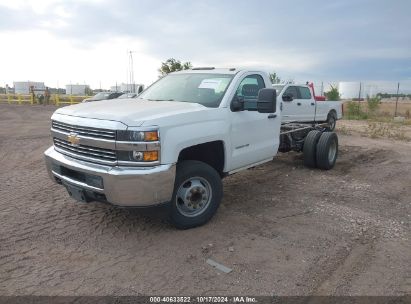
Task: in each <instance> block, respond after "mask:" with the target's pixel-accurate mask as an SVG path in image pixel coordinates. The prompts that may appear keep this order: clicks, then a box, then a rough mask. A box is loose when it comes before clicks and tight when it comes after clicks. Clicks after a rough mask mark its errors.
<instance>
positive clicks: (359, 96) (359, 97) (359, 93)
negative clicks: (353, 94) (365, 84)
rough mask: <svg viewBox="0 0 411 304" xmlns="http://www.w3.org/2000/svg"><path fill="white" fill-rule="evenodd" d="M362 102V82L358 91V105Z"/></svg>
mask: <svg viewBox="0 0 411 304" xmlns="http://www.w3.org/2000/svg"><path fill="white" fill-rule="evenodd" d="M360 101H361V82H360V90H359V91H358V103H360Z"/></svg>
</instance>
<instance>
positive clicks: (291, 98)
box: [283, 94, 293, 101]
mask: <svg viewBox="0 0 411 304" xmlns="http://www.w3.org/2000/svg"><path fill="white" fill-rule="evenodd" d="M283 101H293V95H290V94H283Z"/></svg>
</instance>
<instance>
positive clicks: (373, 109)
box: [367, 96, 381, 116]
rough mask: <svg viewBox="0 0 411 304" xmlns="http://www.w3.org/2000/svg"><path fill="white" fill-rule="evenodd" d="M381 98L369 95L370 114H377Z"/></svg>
mask: <svg viewBox="0 0 411 304" xmlns="http://www.w3.org/2000/svg"><path fill="white" fill-rule="evenodd" d="M380 103H381V99H380V97H378V96H376V97H369V96H367V106H368V114H369V115H370V116H375V115H376V113H377V110H378V108H379V106H380Z"/></svg>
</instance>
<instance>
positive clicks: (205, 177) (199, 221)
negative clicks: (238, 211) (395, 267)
mask: <svg viewBox="0 0 411 304" xmlns="http://www.w3.org/2000/svg"><path fill="white" fill-rule="evenodd" d="M222 196H223V185H222V181H221V178H220V175H219V174H218V173H217V171H216V170H215V169H214V168H212V167H211V166H209V165H207V164H205V163H203V162H200V161H195V160H186V161H182V162H181V163H179V164H177V173H176V179H175V183H174V191H173V197H172V201H171V210H170V221H171V223H172V224H173V225H174V226H175V227H177V228H179V229H188V228H193V227H197V226H201V225H203V224H205V223H207V222H208V221H209V220H210V219H211V218H212V217H213V215H214V214H215V212H216V211H217V209H218V206H219V205H220V201H221V198H222Z"/></svg>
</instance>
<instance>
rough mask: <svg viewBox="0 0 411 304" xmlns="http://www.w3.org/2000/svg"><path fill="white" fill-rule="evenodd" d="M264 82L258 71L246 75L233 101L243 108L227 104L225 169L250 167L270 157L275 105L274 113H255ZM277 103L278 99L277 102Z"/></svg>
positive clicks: (276, 129)
mask: <svg viewBox="0 0 411 304" xmlns="http://www.w3.org/2000/svg"><path fill="white" fill-rule="evenodd" d="M268 86H269V87H270V88H271V85H269V84H266V83H265V81H264V79H263V77H262V76H261V75H259V74H248V75H247V74H246V75H244V76H243V77H242V78H241V79H240V80H239V84H238V86H237V90H236V93H235V95H234V98H233V100H232V102H233V101H234V100H239V101H241V102H242V103H243V104H244V109H243V110H236V109H233V108H232V107H231V111H230V114H229V115H230V121H231V132H230V137H231V138H230V139H231V147H230V153H231V162H230V166H229V171H235V170H237V169H240V168H244V167H250V166H252V165H253V164H257V163H262V162H265V161H269V160H271V159H272V158H273V157H274V155H275V153H276V152H277V150H278V146H279V139H280V138H279V130H280V125H281V119H280V115H279V113H278V112H279V110H278V109H279V106H277V107H276V108H277V110H276V112H275V113H259V112H257V99H258V91H259V90H260V89H262V88H265V87H268ZM277 103H278V102H277Z"/></svg>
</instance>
